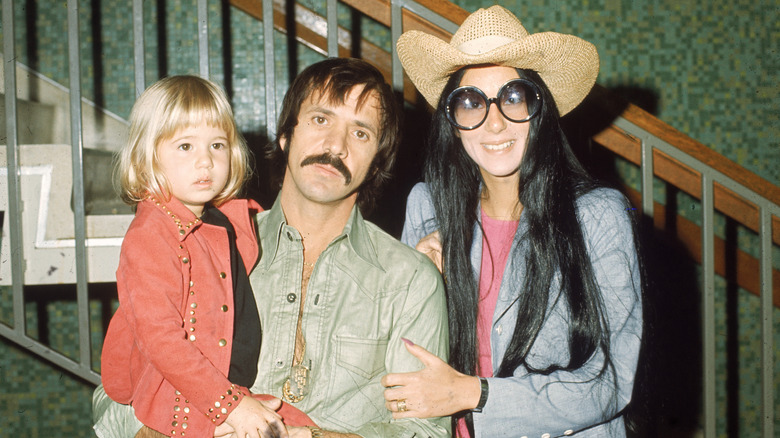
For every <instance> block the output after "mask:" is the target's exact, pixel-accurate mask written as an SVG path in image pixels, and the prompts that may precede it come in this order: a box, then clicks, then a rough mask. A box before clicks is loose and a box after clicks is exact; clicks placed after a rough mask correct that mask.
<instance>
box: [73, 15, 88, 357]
mask: <svg viewBox="0 0 780 438" xmlns="http://www.w3.org/2000/svg"><path fill="white" fill-rule="evenodd" d="M80 60H81V57H80V54H79V5H78V0H68V64H69V71H68V74H69V76H70V138H71V158H72V165H73V212H74V217H73V223H74V231H75V250H76V251H75V255H76V290H77V301H78V311H79V358H80V360H79V362H80V363H81V367H85V368H88V369H89V368H91V356H92V350H91V343H90V340H89V294H88V290H87V251H86V230H85V228H86V220H85V217H84V216H85V215H84V171H83V166H84V160H83V155H82V154H83V152H82V150H83V149H82V148H83V144H82V137H81V66H80V64H79V62H80Z"/></svg>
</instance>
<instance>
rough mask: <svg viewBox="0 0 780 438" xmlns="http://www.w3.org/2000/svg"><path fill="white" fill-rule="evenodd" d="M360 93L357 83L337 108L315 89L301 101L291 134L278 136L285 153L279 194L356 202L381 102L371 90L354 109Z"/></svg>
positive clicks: (373, 143) (376, 137) (374, 144)
mask: <svg viewBox="0 0 780 438" xmlns="http://www.w3.org/2000/svg"><path fill="white" fill-rule="evenodd" d="M361 91H363V86H362V85H359V86H356V87H355V88H353V89H352V90H350V92H349V93H348V94H347V97H346V99H345V100H344V104H340V105H339V104H336V106H334V104H331V103H329V102H327V99H326V98H325V97H322V96H319V95H318V94H317V93H314V94H312V95H311V96H310V97H309V98H308V99H306V100H305V101H304V102H303V104H302V105H301V110H300V112H299V114H298V125H297V126H296V127H295V129H294V131H293V135H292V137H291V138H281V139H279V145H280V146H281V147H282V149H283V150H285V152H287V171H286V172H285V175H284V184H283V192H286V193H287V194H288V195H289V196H294V197H298V198H304V199H306V200H308V201H310V202H316V203H319V204H338V203H340V202H344V201H348V202H352V203H354V202H355V198H356V197H357V189H358V188H359V187H360V185H361V184H362V183H363V181H364V180H365V178H366V175H367V174H368V172H369V170H370V168H371V163H372V161H373V159H374V156H375V155H376V152H377V148H378V144H379V134H380V133H379V124H380V117H379V100H378V99H377V97H376V95H374V94H373V93H372V94H371V95H370V96H369V97H368V98H367V99H366V101H365V103H364V104H363V106H362V107H361V108H360V109H359V110H358V109H357V102H358V100H357V99H358V96H360V93H361ZM315 99H316V100H315ZM284 187H287V189H285V188H284Z"/></svg>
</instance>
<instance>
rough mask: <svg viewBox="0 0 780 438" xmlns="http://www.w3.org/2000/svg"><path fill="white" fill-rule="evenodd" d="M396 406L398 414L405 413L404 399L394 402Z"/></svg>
mask: <svg viewBox="0 0 780 438" xmlns="http://www.w3.org/2000/svg"><path fill="white" fill-rule="evenodd" d="M396 404H397V405H398V412H406V411H407V409H406V399H401V400H398V401H397V402H396Z"/></svg>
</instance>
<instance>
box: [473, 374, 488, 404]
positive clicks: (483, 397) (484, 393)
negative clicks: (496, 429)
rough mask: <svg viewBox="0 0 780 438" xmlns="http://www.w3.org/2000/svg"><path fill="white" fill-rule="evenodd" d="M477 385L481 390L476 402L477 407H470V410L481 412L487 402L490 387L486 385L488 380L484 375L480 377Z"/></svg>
mask: <svg viewBox="0 0 780 438" xmlns="http://www.w3.org/2000/svg"><path fill="white" fill-rule="evenodd" d="M479 386H480V390H481V391H480V393H479V403H477V407H476V408H474V409H472V410H471V412H482V408H484V407H485V404H486V403H487V399H488V390H489V389H490V388H489V387H488V380H487V379H486V378H484V377H480V378H479Z"/></svg>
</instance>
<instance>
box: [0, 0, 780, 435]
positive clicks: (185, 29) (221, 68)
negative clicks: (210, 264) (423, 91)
mask: <svg viewBox="0 0 780 438" xmlns="http://www.w3.org/2000/svg"><path fill="white" fill-rule="evenodd" d="M303 3H304V4H306V5H307V7H309V8H311V9H313V10H315V11H318V12H320V13H322V12H323V11H324V9H325V1H324V0H308V1H306V2H303ZM455 3H456V4H459V5H460V6H462V7H464V8H465V9H467V10H469V11H473V10H475V9H476V8H478V7H486V6H490V5H492V4H493V3H494V2H493V1H477V0H458V1H455ZM144 4H145V6H144V18H145V27H144V30H145V47H146V56H145V63H146V79H147V82H148V83H151V82H152V81H154V80H155V79H156V78H157V77H159V75H160V74H162V73H167V74H177V73H196V72H197V41H196V40H195V39H194V37H192V35H195V26H196V22H197V14H196V8H195V3H194V1H168V2H164V3H161V2H160V1H146V2H144ZM501 4H502V5H504V6H505V7H507V8H508V9H510V10H512V11H513V12H515V13H516V14H517V15H518V16H519V17H520V18H521V20H522V21H523V23H524V25H525V26H526V27H527V28H528V29H529V31H531V32H540V31H558V32H563V33H574V34H576V35H579V36H581V37H583V38H585V39H587V40H589V41H591V42H593V43H594V44H595V45H596V46H597V48H598V50H599V53H600V56H601V73H600V75H599V79H598V82H599V83H600V84H601V85H603V86H605V87H608V88H612V89H615V90H617V91H618V92H620V93H622V94H623V95H624V96H626V97H627V98H629V99H630V100H632V101H634V102H635V103H637V104H639V105H640V106H643V107H644V108H646V109H648V110H649V111H651V112H653V113H654V114H656V115H657V116H658V117H659V118H660V119H662V120H663V121H665V122H667V123H669V124H670V125H672V126H673V127H675V128H677V129H678V130H680V131H682V132H683V133H685V134H688V135H689V136H691V137H693V138H694V139H696V140H698V141H700V142H702V143H704V144H705V145H707V146H709V147H712V148H713V149H715V150H716V151H718V152H720V153H721V154H723V155H725V156H726V157H728V158H730V159H731V160H734V161H735V162H737V163H738V164H740V165H742V166H744V167H746V168H747V169H749V170H751V171H753V172H755V173H757V174H758V175H760V176H762V177H763V178H765V179H767V180H769V181H770V182H772V183H774V184H780V165H778V163H780V144H778V142H779V141H778V138H780V136H778V134H779V133H780V123H779V121H778V116H779V115H780V95H779V94H780V92H779V90H780V87H779V86H778V84H779V83H780V73H779V72H780V56H779V54H778V45H780V3H778V2H777V1H769V0H731V1H725V0H714V1H711V2H699V1H693V0H656V1H629V0H598V1H593V0H585V1H583V0H577V1H573V0H561V1H558V2H549V1H543V0H524V1H520V0H504V1H502V2H501ZM15 8H16V11H15V12H16V14H15V15H16V23H15V24H16V34H15V40H16V51H17V52H16V55H17V59H18V60H19V61H21V62H23V63H25V64H26V65H28V66H30V67H32V68H33V69H34V70H37V71H39V72H41V73H43V74H45V75H46V76H48V77H50V78H52V79H54V80H55V81H57V82H59V83H61V84H63V85H65V86H67V85H68V73H67V72H68V68H67V40H66V38H65V35H66V34H67V10H66V2H65V1H55V0H27V1H17V2H15ZM131 16H132V7H131V2H129V1H113V0H80V21H81V26H82V28H81V33H80V42H81V44H80V50H81V57H80V59H81V70H82V80H81V83H82V86H83V94H84V97H86V98H88V99H91V100H94V101H96V102H97V103H98V104H100V105H102V106H104V107H106V108H107V109H109V110H111V111H113V112H114V113H116V114H119V115H120V116H122V117H127V115H128V114H129V111H130V107H131V106H132V103H133V101H134V99H135V97H136V95H137V90H134V84H133V72H132V70H131V66H132V60H133V46H132V24H131V22H130V17H131ZM339 16H340V18H339V20H340V24H341V25H343V26H346V27H350V21H351V19H352V17H351V16H350V12H349V10H348V9H347V8H346V7H343V6H340V9H339ZM161 17H164V21H165V27H164V28H162V30H161V29H160V28H159V27H158V23H159V22H160V18H161ZM209 20H210V31H209V32H210V33H209V37H210V42H209V44H210V49H209V51H210V56H211V64H210V70H211V74H212V78H213V79H215V80H216V81H218V82H220V83H222V84H224V85H227V86H228V87H229V91H230V92H231V94H232V96H233V103H234V106H235V111H236V118H237V121H238V124H239V127H240V128H241V129H242V131H244V132H245V133H246V134H247V136H248V137H249V138H250V141H251V140H253V139H254V141H255V143H256V142H258V141H263V140H262V133H263V132H264V129H265V112H264V109H263V107H262V105H263V104H262V102H264V97H265V92H264V87H263V85H264V84H263V68H264V65H263V53H262V46H263V24H262V23H261V22H258V21H257V20H254V19H252V18H251V17H249V16H247V15H245V14H244V13H242V12H240V11H238V10H236V9H233V8H229V7H225V6H224V5H223V4H222V2H219V1H216V0H210V1H209ZM226 24H227V26H226ZM360 27H361V28H362V29H363V30H364V33H366V34H368V36H367V38H369V39H371V41H372V42H373V43H375V44H377V45H380V46H382V47H384V48H386V49H387V48H388V47H389V45H390V41H389V39H388V37H387V35H388V32H387V30H386V29H384V28H381V27H380V26H377V25H376V24H375V23H374V22H373V21H371V20H370V19H366V18H362V19H360ZM226 28H227V30H226ZM223 33H227V34H228V35H229V36H230V42H229V44H225V43H224V42H223ZM161 34H164V35H165V36H167V40H166V41H167V42H166V43H165V44H164V46H163V47H162V48H160V47H158V37H159V36H160V35H161ZM3 36H5V35H3ZM275 38H276V42H277V43H278V44H277V47H278V53H276V56H277V64H276V65H275V66H274V68H275V72H276V77H277V78H278V82H277V90H278V91H277V93H278V96H281V95H282V94H283V93H284V91H285V90H286V88H287V85H288V78H287V73H288V70H289V65H290V59H289V56H288V53H287V52H286V50H285V49H284V42H285V37H284V36H283V35H281V34H279V33H276V34H275ZM227 51H229V54H228V53H226V52H227ZM162 55H164V56H165V57H166V58H165V59H166V60H165V61H161V59H163V58H161V56H162ZM318 59H321V56H320V55H318V54H317V53H314V52H313V51H311V50H309V49H306V48H303V47H299V48H298V49H297V51H296V53H295V59H294V61H295V65H297V69H298V70H300V69H301V68H303V67H305V66H306V65H308V64H310V63H311V62H313V61H315V60H318ZM226 72H227V73H228V74H229V77H228V78H227V79H228V80H226ZM277 100H278V101H280V100H281V98H279V99H277ZM87 146H89V145H87ZM255 146H256V144H255ZM627 173H629V174H630V173H631V170H628V171H627ZM628 179H629V180H630V179H631V175H628ZM657 196H658V197H659V200H662V199H663V193H662V191H661V192H659V193H658V194H657ZM681 198H684V197H681ZM678 204H679V205H680V207H681V210H684V211H688V210H691V211H696V209H697V207H696V203H695V202H693V201H690V200H687V199H682V200H681V201H679V202H678ZM689 207H690V208H689ZM696 217H697V215H696V214H694V215H693V216H692V218H693V219H696ZM720 228H722V224H721V227H720ZM740 233H741V234H740V239H741V240H742V239H743V236H742V234H750V233H746V232H744V231H740ZM744 239H746V240H748V242H747V243H746V244H745V246H747V247H748V248H751V247H753V246H754V244H753V242H752V240H751V239H750V238H744ZM775 254H776V257H775V260H776V261H777V260H780V256H778V255H777V254H778V251H777V249H775ZM719 282H720V280H719ZM690 293H693V294H695V293H696V292H695V287H694V289H693V290H691V291H690ZM9 294H10V291H9V289H7V288H0V321H5V322H8V321H9V319H10V317H11V311H10V307H9V306H10V302H11V300H10V295H9ZM672 298H673V297H672ZM683 298H684V297H680V299H681V300H683ZM687 299H688V300H690V297H688V298H687ZM717 302H718V315H717V318H718V333H719V338H718V339H719V341H718V342H719V351H720V352H722V351H724V350H723V348H721V347H724V348H727V347H729V346H728V345H725V342H726V341H725V339H726V336H725V334H726V333H728V332H729V330H730V329H729V327H737V330H736V333H735V334H734V335H733V338H732V339H736V341H732V342H736V343H735V344H732V347H730V348H736V349H738V350H739V358H740V359H739V363H738V365H737V369H736V373H735V372H734V371H728V369H729V368H728V366H727V363H726V362H727V361H726V357H725V354H721V353H719V355H718V357H717V360H718V365H717V366H718V400H719V403H718V409H719V411H718V413H719V415H718V432H719V436H727V433H728V432H732V433H737V434H738V435H739V436H757V433H758V430H759V429H758V426H757V416H758V415H759V413H758V411H757V410H756V405H757V404H758V402H759V401H760V388H759V387H758V379H757V377H756V376H757V375H758V368H757V367H758V363H759V357H760V337H759V325H758V324H759V318H758V314H759V313H758V307H759V305H758V299H757V298H756V297H755V296H753V295H750V294H749V293H747V292H745V291H741V290H740V291H738V292H736V293H735V294H732V295H729V292H728V288H727V287H725V285H723V284H722V282H720V283H719V285H718V289H717ZM726 302H729V303H730V306H732V307H729V309H731V310H729V311H727V308H726V306H725V304H724V303H726ZM113 305H115V303H113V304H110V303H109V302H107V301H106V300H105V299H97V300H93V301H92V303H91V319H92V328H93V358H94V362H95V364H94V366H95V369H99V364H98V358H99V351H100V345H101V344H102V342H101V339H100V336H101V333H102V329H103V325H102V324H103V317H104V316H105V314H106V312H108V313H109V314H110V310H107V309H106V307H111V306H113ZM671 305H673V303H672V304H671ZM74 307H75V304H74V302H73V299H72V298H71V299H69V298H67V297H65V296H58V297H54V298H52V299H48V300H45V299H44V300H36V301H34V302H30V303H28V309H27V320H28V322H27V324H28V326H29V327H30V328H31V329H32V333H33V334H34V335H35V336H38V335H39V334H38V333H37V329H38V321H39V320H40V319H43V320H45V321H48V323H47V324H46V327H47V331H48V337H49V341H50V342H51V343H52V344H53V345H54V346H55V348H57V349H59V350H62V351H63V352H64V353H65V354H68V355H71V356H73V355H75V352H74V351H73V342H74V339H75V336H76V335H75V333H76V330H77V329H76V327H75V326H76V323H75V311H74ZM734 309H736V310H734ZM686 316H687V314H685V315H683V317H686ZM727 321H728V324H727ZM779 324H780V312H778V311H777V310H775V312H774V327H775V328H777V327H778V326H779ZM733 345H736V347H734V346H733ZM778 351H780V334H777V333H776V334H775V376H776V377H775V387H776V388H778V389H780V381H779V379H778V377H777V376H780V357H778V353H777V352H778ZM669 361H670V362H671V363H673V362H674V361H673V358H670V359H669ZM730 373H731V374H730ZM734 374H736V378H737V379H738V381H739V383H738V385H737V387H738V388H739V392H738V394H739V395H738V400H737V401H736V403H737V408H736V409H737V411H738V413H739V418H740V419H739V422H738V424H737V425H736V426H735V425H733V424H731V425H730V424H726V422H725V418H727V417H728V412H727V410H728V409H734V408H733V407H729V406H733V403H734V402H733V401H726V396H725V389H726V387H727V379H731V378H733V377H734ZM91 390H92V387H91V385H89V384H87V383H84V382H83V381H81V380H79V379H77V378H74V377H73V376H71V375H69V374H68V373H66V372H63V371H61V370H60V369H58V368H57V367H54V366H51V365H49V364H48V363H47V362H43V361H41V360H39V359H38V357H37V356H34V355H31V354H28V353H27V352H25V351H24V350H22V349H21V348H19V347H17V346H16V345H15V344H12V343H10V342H7V341H5V340H2V341H0V436H3V437H4V436H26V437H42V436H68V437H70V436H73V437H80V436H90V434H91V431H90V424H91V414H90V398H91ZM776 392H777V391H776ZM729 403H731V405H730V404H729ZM680 410H681V411H684V410H685V409H684V408H681V409H680ZM775 411H776V413H775V418H776V419H777V418H780V408H778V407H776V408H775ZM665 412H666V411H665ZM666 413H667V414H668V412H666ZM677 420H680V419H677ZM697 420H698V419H696V418H685V419H683V420H681V421H682V423H685V424H688V423H691V422H692V423H696V421H697ZM674 421H676V420H675V419H674V418H671V419H666V422H667V426H669V424H668V423H671V422H674ZM776 422H777V420H776ZM670 427H672V426H670ZM776 427H777V428H778V429H780V425H779V426H776ZM677 436H689V435H677Z"/></svg>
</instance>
